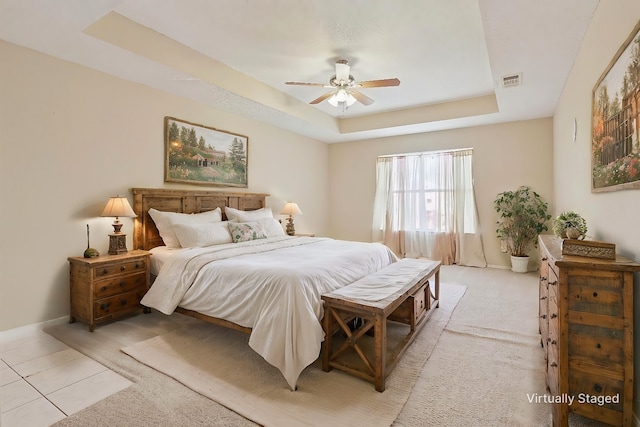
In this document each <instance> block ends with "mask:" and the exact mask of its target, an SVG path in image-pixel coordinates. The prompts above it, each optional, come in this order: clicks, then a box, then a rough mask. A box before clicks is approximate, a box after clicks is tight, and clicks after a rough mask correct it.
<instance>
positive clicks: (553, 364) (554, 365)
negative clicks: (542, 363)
mask: <svg viewBox="0 0 640 427" xmlns="http://www.w3.org/2000/svg"><path fill="white" fill-rule="evenodd" d="M550 366H551V367H552V368H556V367H557V366H558V364H557V363H556V362H551V365H550Z"/></svg>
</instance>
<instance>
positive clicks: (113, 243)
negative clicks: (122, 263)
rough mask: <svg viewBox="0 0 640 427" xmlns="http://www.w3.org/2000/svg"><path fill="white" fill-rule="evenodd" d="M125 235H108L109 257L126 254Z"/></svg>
mask: <svg viewBox="0 0 640 427" xmlns="http://www.w3.org/2000/svg"><path fill="white" fill-rule="evenodd" d="M127 252H129V251H128V250H127V235H126V234H123V233H119V234H109V255H118V254H126V253H127Z"/></svg>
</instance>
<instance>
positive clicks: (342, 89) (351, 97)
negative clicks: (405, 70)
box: [285, 59, 400, 109]
mask: <svg viewBox="0 0 640 427" xmlns="http://www.w3.org/2000/svg"><path fill="white" fill-rule="evenodd" d="M350 69H351V67H350V66H349V61H347V60H345V59H340V60H338V61H336V74H335V75H333V76H332V77H331V78H330V79H329V84H323V83H300V82H285V84H287V85H297V86H322V87H325V88H331V89H333V90H331V91H329V92H327V93H325V94H324V95H322V96H319V97H318V98H316V99H314V100H313V101H311V102H310V104H319V103H321V102H322V101H324V100H325V99H326V100H327V102H329V104H331V105H333V106H334V107H338V106H342V107H343V109H347V108H348V107H350V106H352V105H353V104H354V103H355V102H356V101H358V102H360V103H361V104H363V105H371V104H373V102H374V101H373V99H371V98H369V97H368V96H366V95H365V94H363V93H362V92H360V91H359V90H358V89H359V88H371V87H388V86H398V85H400V80H398V79H395V78H394V79H382V80H369V81H365V82H357V81H355V79H354V78H353V76H352V75H351V74H349V72H350Z"/></svg>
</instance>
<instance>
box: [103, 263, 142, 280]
mask: <svg viewBox="0 0 640 427" xmlns="http://www.w3.org/2000/svg"><path fill="white" fill-rule="evenodd" d="M146 270H147V262H146V260H145V258H140V259H136V260H131V261H126V262H119V263H114V264H106V265H102V266H97V267H94V269H93V277H95V278H96V279H103V278H107V277H110V276H116V275H119V274H125V273H133V272H136V271H145V272H146Z"/></svg>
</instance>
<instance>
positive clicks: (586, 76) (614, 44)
mask: <svg viewBox="0 0 640 427" xmlns="http://www.w3.org/2000/svg"><path fill="white" fill-rule="evenodd" d="M638 20H640V2H638V1H637V0H619V1H615V2H600V4H599V6H598V9H597V10H596V13H595V15H594V17H593V19H592V21H591V25H590V26H589V30H588V32H587V34H586V36H585V38H584V41H583V43H582V47H581V50H580V54H579V56H578V58H577V59H576V62H575V64H574V66H573V70H572V72H571V75H570V76H569V80H568V81H567V84H566V85H565V89H564V92H563V94H562V97H561V99H560V102H559V105H558V108H557V111H556V114H555V116H554V120H553V126H554V132H553V139H554V144H553V155H554V168H553V172H554V180H553V181H554V187H555V195H554V197H555V199H554V200H555V206H556V212H555V214H557V213H559V212H560V211H563V210H574V211H576V212H578V213H580V214H582V215H583V216H584V217H585V219H586V220H587V225H588V227H589V231H588V234H589V235H590V236H592V237H593V238H595V239H599V240H603V241H607V242H612V243H615V244H616V249H617V251H618V252H620V253H621V254H623V255H625V256H627V257H628V258H631V259H633V260H635V261H636V262H640V221H638V212H640V190H637V189H636V190H622V191H615V192H607V193H592V192H591V184H590V176H591V159H590V156H589V155H590V133H591V94H592V90H593V87H594V86H595V84H596V82H597V81H598V79H599V78H600V75H601V74H602V72H603V71H604V70H605V69H606V68H607V66H608V65H609V62H610V61H611V60H612V59H613V57H614V56H615V54H616V52H617V51H618V49H619V48H620V46H622V44H623V43H624V41H625V40H626V39H627V37H628V36H629V34H631V31H632V29H633V28H634V26H635V25H636V24H637V22H638ZM574 118H575V120H576V122H577V124H578V128H577V129H578V133H577V139H576V142H575V143H574V142H573V141H572V138H571V135H572V129H573V121H574ZM639 284H640V274H636V275H635V310H634V316H635V319H636V320H635V321H634V324H635V330H636V331H638V330H640V328H639V327H638V325H639V323H638V322H639V319H640V310H639V307H640V292H639V291H638V286H639ZM634 336H635V354H636V357H635V359H634V360H635V372H640V357H638V355H640V337H638V333H637V332H636V333H635V334H634ZM639 407H640V381H638V375H637V374H636V382H635V401H634V408H635V413H636V414H637V413H638V408H639ZM635 424H636V425H640V422H639V421H638V419H637V418H636V420H635Z"/></svg>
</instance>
